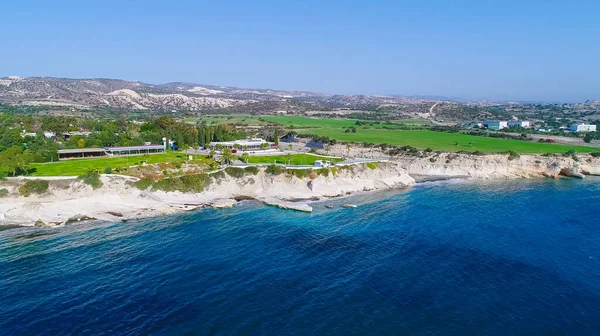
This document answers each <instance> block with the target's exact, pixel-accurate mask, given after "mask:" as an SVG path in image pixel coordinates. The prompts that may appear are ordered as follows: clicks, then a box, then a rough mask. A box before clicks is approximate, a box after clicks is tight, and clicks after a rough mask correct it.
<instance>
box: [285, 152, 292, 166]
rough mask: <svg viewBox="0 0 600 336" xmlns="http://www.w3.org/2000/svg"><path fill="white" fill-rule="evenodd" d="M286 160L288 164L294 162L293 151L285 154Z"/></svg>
mask: <svg viewBox="0 0 600 336" xmlns="http://www.w3.org/2000/svg"><path fill="white" fill-rule="evenodd" d="M285 160H286V162H287V164H288V165H291V164H292V153H287V154H286V155H285Z"/></svg>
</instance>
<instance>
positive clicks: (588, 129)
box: [571, 123, 596, 132]
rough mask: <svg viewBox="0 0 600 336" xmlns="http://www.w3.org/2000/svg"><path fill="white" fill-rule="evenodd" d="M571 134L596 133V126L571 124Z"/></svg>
mask: <svg viewBox="0 0 600 336" xmlns="http://www.w3.org/2000/svg"><path fill="white" fill-rule="evenodd" d="M571 132H596V125H588V124H583V123H581V124H573V125H571Z"/></svg>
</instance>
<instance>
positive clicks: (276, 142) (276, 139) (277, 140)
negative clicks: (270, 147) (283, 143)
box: [273, 128, 279, 146]
mask: <svg viewBox="0 0 600 336" xmlns="http://www.w3.org/2000/svg"><path fill="white" fill-rule="evenodd" d="M273 142H274V143H275V145H277V146H279V130H278V129H277V128H276V129H275V133H274V134H273Z"/></svg>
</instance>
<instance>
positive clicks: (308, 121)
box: [262, 116, 356, 128]
mask: <svg viewBox="0 0 600 336" xmlns="http://www.w3.org/2000/svg"><path fill="white" fill-rule="evenodd" d="M262 118H263V119H264V120H267V121H272V122H276V123H278V124H281V125H284V126H289V125H294V128H307V127H331V128H336V127H339V128H342V127H350V126H354V125H355V124H356V120H353V119H323V118H309V117H299V116H263V117H262Z"/></svg>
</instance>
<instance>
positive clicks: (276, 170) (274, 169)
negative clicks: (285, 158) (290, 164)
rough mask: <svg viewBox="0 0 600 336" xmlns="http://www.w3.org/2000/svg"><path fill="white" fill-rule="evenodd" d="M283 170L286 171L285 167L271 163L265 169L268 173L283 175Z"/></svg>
mask: <svg viewBox="0 0 600 336" xmlns="http://www.w3.org/2000/svg"><path fill="white" fill-rule="evenodd" d="M283 171H284V169H283V168H281V167H280V166H277V165H270V166H268V167H267V169H266V170H265V172H266V173H267V174H271V175H281V174H282V173H283Z"/></svg>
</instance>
